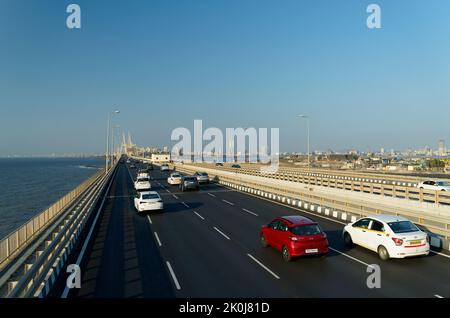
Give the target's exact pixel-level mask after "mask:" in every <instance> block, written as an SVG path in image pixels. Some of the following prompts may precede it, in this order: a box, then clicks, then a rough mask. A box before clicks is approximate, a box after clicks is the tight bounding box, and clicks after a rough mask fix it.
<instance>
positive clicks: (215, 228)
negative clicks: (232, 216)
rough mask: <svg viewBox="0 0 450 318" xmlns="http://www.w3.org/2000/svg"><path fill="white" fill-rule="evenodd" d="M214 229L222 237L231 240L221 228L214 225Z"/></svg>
mask: <svg viewBox="0 0 450 318" xmlns="http://www.w3.org/2000/svg"><path fill="white" fill-rule="evenodd" d="M214 230H216V231H217V232H219V233H220V234H222V236H223V237H225V238H226V239H227V240H231V239H230V238H229V237H228V236H227V235H225V234H224V233H223V232H222V231H221V230H219V229H218V228H217V227H215V226H214Z"/></svg>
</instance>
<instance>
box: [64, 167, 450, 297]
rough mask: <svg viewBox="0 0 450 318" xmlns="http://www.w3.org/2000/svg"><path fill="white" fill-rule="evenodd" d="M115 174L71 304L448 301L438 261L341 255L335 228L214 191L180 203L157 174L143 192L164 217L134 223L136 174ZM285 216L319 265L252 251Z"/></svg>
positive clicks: (445, 264)
mask: <svg viewBox="0 0 450 318" xmlns="http://www.w3.org/2000/svg"><path fill="white" fill-rule="evenodd" d="M118 169H119V170H118V172H117V176H116V179H115V181H114V183H113V185H112V187H111V190H110V194H109V196H110V197H109V198H108V199H107V201H106V204H105V207H104V210H103V213H102V215H101V218H100V219H99V226H98V230H97V231H96V232H95V235H94V238H93V240H94V241H93V244H91V246H90V247H89V249H88V250H87V251H86V254H85V258H86V261H85V262H83V266H82V286H81V289H80V290H73V291H71V293H70V294H69V296H70V297H434V295H440V296H444V297H450V285H449V284H448V282H449V281H450V270H449V269H448V268H449V265H450V259H449V258H446V257H444V256H441V255H437V254H435V253H430V255H429V256H427V257H420V258H413V259H406V260H401V259H400V260H390V261H388V262H382V261H381V260H380V259H379V258H378V256H377V255H376V254H375V253H373V252H370V251H368V250H365V249H362V248H359V247H355V248H352V249H348V248H346V247H345V246H344V245H343V242H342V239H341V237H340V234H341V231H342V228H343V224H341V223H338V222H336V221H334V220H328V219H324V218H320V217H318V216H312V215H310V214H308V213H306V212H304V211H300V210H298V209H294V208H292V207H287V206H281V205H279V204H277V203H274V202H269V201H266V200H263V199H261V198H257V197H253V196H250V195H247V194H243V193H240V192H236V191H233V190H230V189H227V188H225V187H222V186H219V185H216V184H210V185H204V186H203V185H202V187H201V190H200V192H185V193H180V191H179V190H178V187H175V186H170V185H168V184H167V182H166V178H167V175H168V174H167V173H161V172H160V171H159V169H157V168H156V169H155V170H154V171H153V172H152V173H151V177H152V179H153V180H152V186H153V190H156V191H158V192H159V193H160V194H161V196H162V198H163V200H164V204H165V210H164V212H162V213H149V214H147V215H148V216H147V215H138V214H137V212H136V211H135V210H134V207H133V194H134V190H133V183H132V179H131V177H134V173H135V171H133V170H131V172H130V170H129V169H128V167H127V166H126V165H124V164H122V165H120V166H119V168H118ZM244 209H245V210H244ZM255 214H256V215H255ZM288 214H301V215H305V216H308V217H312V218H315V219H316V220H317V221H318V222H319V223H320V225H321V226H322V228H323V229H324V230H325V231H326V233H327V235H328V239H329V242H330V246H331V247H332V248H333V250H332V251H330V253H329V255H328V256H327V257H325V258H318V257H307V258H301V259H296V260H294V261H292V262H290V263H285V262H284V261H283V260H282V259H281V255H280V253H278V252H277V251H275V250H273V249H271V248H267V249H264V248H261V247H260V243H259V235H258V233H259V229H260V227H261V225H262V224H266V223H268V222H269V221H270V220H271V219H273V218H274V217H276V216H280V215H288ZM160 243H161V245H160ZM343 253H344V254H343ZM249 255H250V256H249ZM168 264H170V267H169V265H168ZM366 264H379V265H380V266H381V288H380V289H369V288H368V287H367V286H366V280H367V277H368V275H369V273H367V272H366V270H367V265H366ZM177 284H178V285H177ZM178 287H179V288H178Z"/></svg>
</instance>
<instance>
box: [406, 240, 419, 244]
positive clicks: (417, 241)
mask: <svg viewBox="0 0 450 318" xmlns="http://www.w3.org/2000/svg"><path fill="white" fill-rule="evenodd" d="M420 243H422V241H421V240H415V241H409V244H413V245H414V244H420Z"/></svg>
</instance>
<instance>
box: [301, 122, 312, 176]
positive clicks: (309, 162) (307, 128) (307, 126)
mask: <svg viewBox="0 0 450 318" xmlns="http://www.w3.org/2000/svg"><path fill="white" fill-rule="evenodd" d="M298 116H299V117H301V118H305V119H306V130H307V143H308V168H310V164H311V160H310V149H309V146H310V140H309V117H308V116H306V115H298Z"/></svg>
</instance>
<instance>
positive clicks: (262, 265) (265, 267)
mask: <svg viewBox="0 0 450 318" xmlns="http://www.w3.org/2000/svg"><path fill="white" fill-rule="evenodd" d="M247 255H248V256H249V257H250V258H251V259H252V260H254V261H255V262H256V263H257V264H258V265H259V266H261V267H262V268H264V269H265V270H266V271H268V272H269V273H270V274H271V275H272V276H273V277H275V278H276V279H280V276H278V275H277V274H275V273H274V272H272V271H271V270H270V269H269V268H268V267H267V266H266V265H264V264H263V263H261V262H260V261H258V260H257V259H256V258H254V257H253V256H252V255H251V254H247Z"/></svg>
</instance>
